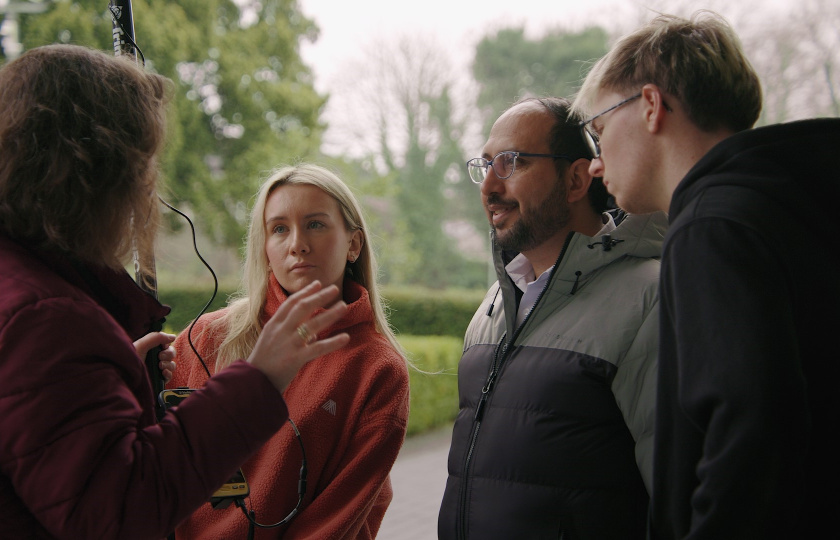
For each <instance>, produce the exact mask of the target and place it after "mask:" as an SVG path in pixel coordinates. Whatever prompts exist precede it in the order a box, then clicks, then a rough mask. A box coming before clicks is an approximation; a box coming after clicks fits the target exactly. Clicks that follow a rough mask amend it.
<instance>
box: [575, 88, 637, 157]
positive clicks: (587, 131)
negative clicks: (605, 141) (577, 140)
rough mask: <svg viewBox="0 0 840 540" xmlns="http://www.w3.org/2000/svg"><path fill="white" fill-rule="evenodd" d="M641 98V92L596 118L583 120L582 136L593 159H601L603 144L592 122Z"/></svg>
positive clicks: (581, 124)
mask: <svg viewBox="0 0 840 540" xmlns="http://www.w3.org/2000/svg"><path fill="white" fill-rule="evenodd" d="M640 97H642V93H641V92H639V93H638V94H634V95H632V96H630V97H629V98H625V99H622V100H621V101H619V102H618V103H616V104H615V105H613V106H612V107H609V108H607V109H604V110H603V111H601V112H599V113H598V114H596V115H595V116H590V117H589V118H587V119H586V120H583V121H582V122H581V123H580V124H578V125H579V126H580V132H581V135H583V140H584V141H586V145H587V146H588V147H589V151H590V152H592V157H593V158H599V157H601V144H600V136H599V135H598V133H597V132H596V131H595V130H594V129H592V125H591V124H592V121H593V120H595V119H596V118H600V117H601V116H604V115H605V114H607V113H608V112H610V111H612V110H615V109H617V108H619V107H621V106H622V105H624V104H626V103H630V102H631V101H633V100H634V99H638V98H640Z"/></svg>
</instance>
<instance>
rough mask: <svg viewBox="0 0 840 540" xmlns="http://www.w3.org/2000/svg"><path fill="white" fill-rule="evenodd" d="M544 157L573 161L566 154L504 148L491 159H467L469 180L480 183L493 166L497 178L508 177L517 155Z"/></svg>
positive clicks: (512, 169) (514, 167)
mask: <svg viewBox="0 0 840 540" xmlns="http://www.w3.org/2000/svg"><path fill="white" fill-rule="evenodd" d="M520 156H521V157H546V158H554V159H567V160H569V161H574V158H572V157H571V156H567V155H566V154H531V153H529V152H516V151H514V150H506V151H504V152H499V153H498V154H496V155H495V156H493V159H491V160H487V159H484V158H481V157H477V158H472V159H471V160H469V161H467V171H468V172H469V173H470V180H472V181H473V182H474V183H476V184H481V183H482V182H484V179H485V178H487V171H488V170H489V169H490V167H493V172H494V173H496V177H497V178H498V179H499V180H504V179H505V178H510V176H511V175H512V174H513V173H514V172H515V171H516V158H518V157H520Z"/></svg>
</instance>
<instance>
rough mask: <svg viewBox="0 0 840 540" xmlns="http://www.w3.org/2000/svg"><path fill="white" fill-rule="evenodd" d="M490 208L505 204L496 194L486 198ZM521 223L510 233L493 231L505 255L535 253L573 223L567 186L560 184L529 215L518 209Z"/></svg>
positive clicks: (518, 221)
mask: <svg viewBox="0 0 840 540" xmlns="http://www.w3.org/2000/svg"><path fill="white" fill-rule="evenodd" d="M487 203H488V204H493V203H503V201H502V200H501V198H500V197H498V196H497V195H496V194H495V193H494V194H491V195H490V196H489V197H488V198H487ZM519 211H520V214H519V220H517V222H516V223H514V224H513V226H512V227H511V228H510V230H508V231H505V232H501V233H500V232H499V231H498V230H497V229H496V228H495V227H493V232H494V236H495V238H496V244H498V246H499V247H500V248H502V249H503V250H505V251H515V252H518V253H522V252H523V251H529V250H532V249H534V248H536V247H538V246H540V245H541V244H542V243H543V242H545V241H546V240H548V239H549V238H551V237H552V236H554V235H555V234H557V232H558V231H560V230H561V229H563V228H564V227H566V226H567V225H568V224H569V221H570V220H571V216H570V211H569V205H568V204H567V203H566V186H565V185H564V183H563V182H562V180H558V181H557V183H556V184H555V186H554V189H553V190H552V191H551V193H549V194H548V196H547V197H546V198H545V199H544V200H543V201H542V203H541V204H540V205H539V206H537V207H536V208H534V209H533V210H532V211H531V212H529V213H528V214H527V215H525V214H523V213H522V206H520V207H519Z"/></svg>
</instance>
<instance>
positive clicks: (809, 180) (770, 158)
mask: <svg viewBox="0 0 840 540" xmlns="http://www.w3.org/2000/svg"><path fill="white" fill-rule="evenodd" d="M839 167H840V120H838V119H815V120H803V121H799V122H791V123H789V124H778V125H773V126H765V127H760V128H755V129H750V130H746V131H742V132H740V133H736V134H735V135H732V136H731V137H728V138H726V139H724V140H723V141H721V142H720V143H718V144H717V145H716V146H715V147H714V148H712V149H711V150H710V151H709V152H708V153H707V154H706V155H705V156H703V157H702V158H701V159H700V161H698V162H697V163H696V164H695V165H694V167H692V169H691V170H690V171H689V172H688V174H687V175H686V176H685V178H683V180H682V181H681V182H680V184H679V185H678V186H677V189H676V190H675V191H674V195H673V198H672V200H671V206H670V209H669V215H670V216H671V219H672V220H673V219H675V218H676V217H677V216H678V215H679V214H680V213H681V212H682V211H683V210H684V209H685V208H686V206H687V205H688V204H689V203H690V202H691V201H695V200H697V198H698V197H699V196H700V194H701V192H703V191H704V190H706V189H708V188H710V187H716V186H723V185H725V186H729V187H738V188H746V189H749V190H753V191H755V192H757V193H760V194H762V195H763V196H766V197H768V198H770V199H772V200H775V201H776V202H778V203H779V204H781V205H782V206H783V207H785V208H788V209H789V210H790V212H791V213H792V214H794V215H795V216H796V217H797V218H799V219H807V220H809V221H812V220H813V219H814V218H815V214H818V213H819V212H818V210H819V209H820V208H823V207H825V206H826V205H829V204H834V203H835V202H836V201H837V200H838V198H840V182H837V181H836V180H834V179H835V178H836V175H837V171H838V168H839Z"/></svg>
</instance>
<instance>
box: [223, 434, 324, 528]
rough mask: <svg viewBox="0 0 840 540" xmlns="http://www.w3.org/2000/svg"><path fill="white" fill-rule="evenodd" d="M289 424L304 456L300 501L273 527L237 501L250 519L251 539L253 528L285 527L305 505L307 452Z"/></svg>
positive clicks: (300, 480) (298, 435) (300, 479)
mask: <svg viewBox="0 0 840 540" xmlns="http://www.w3.org/2000/svg"><path fill="white" fill-rule="evenodd" d="M289 423H290V424H291V425H292V429H293V430H295V437H296V438H297V441H298V444H299V445H300V453H301V456H302V460H301V465H300V476H299V478H298V500H297V504H296V505H295V507H294V509H293V510H292V511H291V512H289V515H287V516H286V517H284V518H283V519H281V520H280V521H278V522H277V523H273V524H271V525H264V524H262V523H259V522H257V520H256V518H255V515H254V512H253V510H250V511H249V510H248V509H247V508H246V507H245V503H244V502H243V501H242V500H241V499H237V500H236V501H235V503H236V506H238V507H239V508H241V509H242V513H243V514H244V515H245V517H246V518H247V519H248V522H249V523H250V525H249V538H251V537H252V535H253V528H254V527H259V528H261V529H273V528H275V527H279V526H281V525H285V524H286V523H288V522H289V521H291V520H292V518H293V517H295V516H296V515H297V513H298V511H299V510H300V506H301V504H302V503H303V496H304V495H306V476H307V474H308V469H307V465H306V450H304V448H303V439H301V437H300V431H298V428H297V426H296V425H295V423H294V422H292V419H291V418H289Z"/></svg>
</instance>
